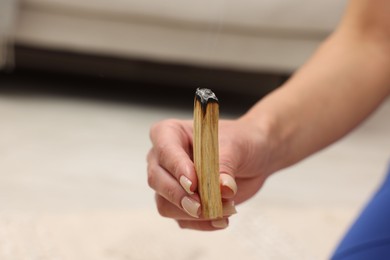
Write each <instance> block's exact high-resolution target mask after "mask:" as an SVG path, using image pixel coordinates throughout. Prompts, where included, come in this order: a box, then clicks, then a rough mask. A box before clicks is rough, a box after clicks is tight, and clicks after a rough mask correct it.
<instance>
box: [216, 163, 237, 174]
mask: <svg viewBox="0 0 390 260" xmlns="http://www.w3.org/2000/svg"><path fill="white" fill-rule="evenodd" d="M219 171H220V173H227V174H234V173H235V171H236V168H235V167H234V163H233V162H231V161H228V160H222V161H221V162H220V163H219Z"/></svg>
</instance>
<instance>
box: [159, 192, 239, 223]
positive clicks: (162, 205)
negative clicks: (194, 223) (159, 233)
mask: <svg viewBox="0 0 390 260" xmlns="http://www.w3.org/2000/svg"><path fill="white" fill-rule="evenodd" d="M156 204H157V209H158V212H159V214H160V215H161V216H163V217H167V218H174V219H178V220H199V219H198V218H197V217H194V216H191V215H190V214H188V213H187V212H186V210H184V211H183V210H181V209H180V208H178V207H176V206H175V205H174V204H172V203H170V202H169V201H168V200H166V199H165V198H164V197H162V196H160V195H158V194H156ZM236 213H237V211H236V208H235V205H234V202H233V201H231V200H229V201H225V202H223V216H224V217H230V216H231V215H234V214H236ZM200 219H201V218H200Z"/></svg>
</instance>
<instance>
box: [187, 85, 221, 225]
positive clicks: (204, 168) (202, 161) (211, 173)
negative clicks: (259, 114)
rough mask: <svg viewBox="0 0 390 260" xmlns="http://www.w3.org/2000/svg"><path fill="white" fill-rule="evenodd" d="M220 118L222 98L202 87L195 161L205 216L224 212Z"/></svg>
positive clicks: (196, 118)
mask: <svg viewBox="0 0 390 260" xmlns="http://www.w3.org/2000/svg"><path fill="white" fill-rule="evenodd" d="M202 91H203V92H202ZM218 120H219V103H218V99H217V98H216V96H215V95H214V93H213V92H211V91H210V90H208V89H198V90H197V92H196V95H195V101H194V140H193V148H194V163H195V169H196V174H197V176H198V192H199V196H200V199H201V204H202V216H203V217H204V218H207V219H216V218H222V216H223V210H222V199H221V190H220V184H219V152H218V149H219V147H218Z"/></svg>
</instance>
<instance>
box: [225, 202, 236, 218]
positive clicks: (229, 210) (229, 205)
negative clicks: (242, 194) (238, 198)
mask: <svg viewBox="0 0 390 260" xmlns="http://www.w3.org/2000/svg"><path fill="white" fill-rule="evenodd" d="M236 213H237V210H236V207H235V205H234V201H228V202H224V203H223V215H224V216H231V215H234V214H236Z"/></svg>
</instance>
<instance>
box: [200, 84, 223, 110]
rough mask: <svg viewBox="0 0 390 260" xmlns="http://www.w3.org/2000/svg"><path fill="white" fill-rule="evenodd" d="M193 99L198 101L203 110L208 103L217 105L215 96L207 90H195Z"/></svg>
mask: <svg viewBox="0 0 390 260" xmlns="http://www.w3.org/2000/svg"><path fill="white" fill-rule="evenodd" d="M195 98H196V99H197V100H198V101H200V103H201V104H202V107H203V108H205V107H206V106H207V104H208V103H212V102H216V103H218V98H217V96H216V95H215V94H214V92H212V91H211V90H210V89H208V88H198V89H196V92H195Z"/></svg>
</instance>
